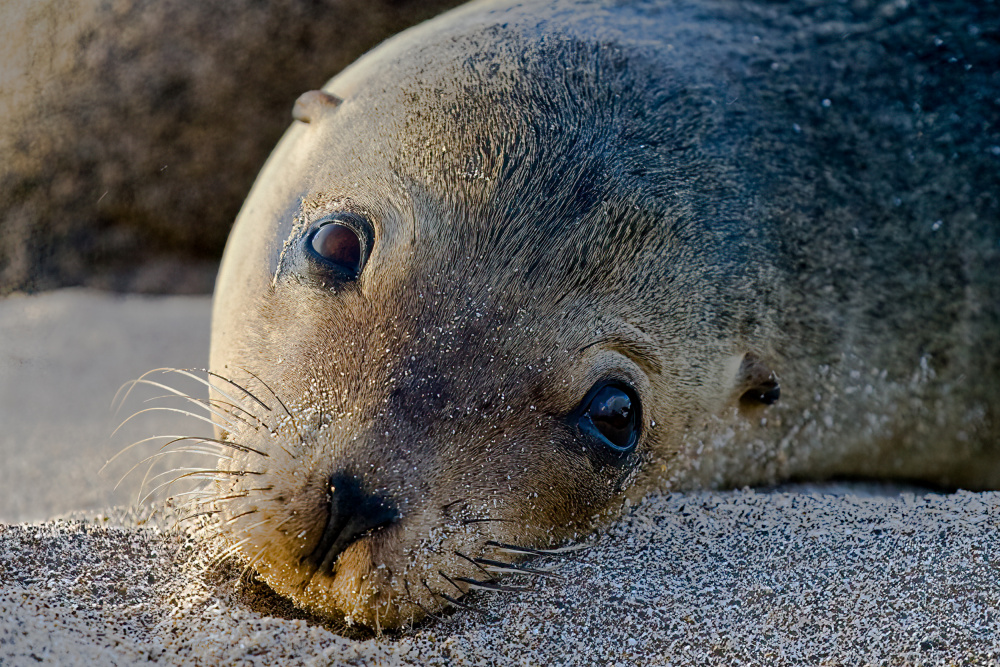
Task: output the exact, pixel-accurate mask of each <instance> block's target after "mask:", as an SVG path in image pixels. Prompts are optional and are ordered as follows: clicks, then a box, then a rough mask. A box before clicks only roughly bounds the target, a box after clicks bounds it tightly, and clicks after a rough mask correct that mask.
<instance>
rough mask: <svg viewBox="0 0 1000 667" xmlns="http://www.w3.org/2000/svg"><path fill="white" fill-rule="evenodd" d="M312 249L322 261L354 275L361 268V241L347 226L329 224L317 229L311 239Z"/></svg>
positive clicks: (334, 223)
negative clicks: (331, 263)
mask: <svg viewBox="0 0 1000 667" xmlns="http://www.w3.org/2000/svg"><path fill="white" fill-rule="evenodd" d="M312 249H313V250H315V251H316V254H317V255H319V256H320V257H322V258H323V259H325V260H327V261H329V262H333V263H334V264H336V265H337V266H339V267H340V268H342V269H344V270H345V271H348V272H350V273H353V274H354V275H357V274H358V270H359V269H360V268H361V239H359V238H358V234H357V232H355V231H354V230H353V229H351V228H350V227H348V226H347V225H341V224H338V223H336V222H331V223H330V224H328V225H323V226H322V227H320V228H319V229H317V230H316V233H315V234H313V237H312Z"/></svg>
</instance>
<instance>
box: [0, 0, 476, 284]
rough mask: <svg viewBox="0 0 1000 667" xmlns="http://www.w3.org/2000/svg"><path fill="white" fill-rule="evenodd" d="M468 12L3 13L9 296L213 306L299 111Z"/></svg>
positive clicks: (164, 5) (2, 229)
mask: <svg viewBox="0 0 1000 667" xmlns="http://www.w3.org/2000/svg"><path fill="white" fill-rule="evenodd" d="M456 4H458V2H457V0H274V1H271V2H258V1H257V0H203V1H201V2H181V1H178V0H159V1H153V0H112V1H110V2H109V1H107V0H81V1H80V2H77V3H72V4H69V5H67V4H66V3H60V2H55V1H53V0H13V1H12V2H7V3H4V4H3V5H2V6H0V119H2V121H3V122H2V123H0V155H2V156H3V160H0V295H3V294H6V293H9V292H11V291H16V290H25V291H37V290H47V289H52V288H55V287H59V286H65V285H88V286H92V287H98V288H104V289H112V290H123V291H139V292H172V293H199V292H201V293H204V292H208V291H210V290H211V288H212V284H213V282H214V279H215V271H216V263H217V261H218V258H219V256H220V255H221V252H222V248H223V244H224V243H225V240H226V236H227V235H228V232H229V227H230V225H231V223H232V221H233V219H234V217H235V215H236V213H237V211H238V210H239V207H240V204H241V203H242V201H243V198H244V196H245V195H246V193H247V191H248V190H249V188H250V185H251V183H252V182H253V179H254V176H255V175H256V174H257V171H258V170H259V169H260V167H261V165H262V163H263V161H264V159H265V158H266V157H267V155H268V153H269V152H270V150H271V148H272V147H273V146H274V144H275V142H276V141H277V140H278V138H279V137H280V136H281V133H282V131H283V130H284V128H285V127H287V125H288V124H289V122H290V111H291V107H292V103H293V102H294V101H295V98H296V97H297V96H298V95H299V94H300V93H302V92H304V91H306V90H309V89H312V88H317V87H319V86H321V85H322V84H323V83H324V82H325V81H326V80H327V79H329V78H330V77H331V76H333V75H334V74H336V73H337V72H338V71H339V70H340V69H342V68H343V67H344V66H346V65H348V64H349V63H350V62H352V61H353V60H354V59H355V58H357V57H358V56H359V55H360V54H361V53H363V52H364V51H366V50H368V49H369V48H371V47H373V46H375V45H376V44H377V43H378V42H380V41H381V40H383V39H384V38H386V37H388V36H389V35H391V34H393V33H395V32H398V31H400V30H402V29H403V28H405V27H407V26H408V25H411V24H413V23H416V22H418V21H420V20H423V19H426V18H429V17H431V16H433V15H434V14H437V13H439V12H441V11H443V10H444V9H446V8H448V7H450V6H452V5H456Z"/></svg>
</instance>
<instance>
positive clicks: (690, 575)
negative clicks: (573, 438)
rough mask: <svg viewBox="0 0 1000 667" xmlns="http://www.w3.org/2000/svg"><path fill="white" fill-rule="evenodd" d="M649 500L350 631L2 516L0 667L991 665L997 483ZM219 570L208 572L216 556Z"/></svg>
mask: <svg viewBox="0 0 1000 667" xmlns="http://www.w3.org/2000/svg"><path fill="white" fill-rule="evenodd" d="M831 490H833V491H837V493H822V492H819V491H818V490H813V491H809V492H802V490H800V489H794V490H790V491H782V492H774V493H760V492H755V491H752V490H743V491H733V492H724V493H718V492H716V493H707V492H706V493H688V494H672V495H668V496H659V497H654V498H648V499H647V500H646V501H645V502H643V503H641V504H640V505H639V506H637V507H635V508H632V509H631V511H630V512H629V513H628V514H627V515H626V516H625V517H624V518H623V519H622V520H621V521H619V522H618V523H616V524H615V525H614V526H613V527H612V528H611V529H610V530H608V531H607V532H606V533H605V534H603V535H601V536H600V537H599V539H596V540H595V542H594V544H593V546H592V547H591V548H589V549H587V550H584V551H582V552H579V553H578V554H577V555H576V557H575V558H576V559H574V560H569V559H564V560H555V559H551V558H546V559H538V560H536V561H534V563H533V566H534V567H550V568H552V571H553V572H554V573H557V574H558V575H559V576H560V578H559V579H554V578H541V579H539V580H538V581H534V582H526V581H522V582H519V583H528V584H531V585H532V587H533V589H534V590H532V591H530V592H517V593H507V592H501V593H476V594H473V595H472V596H470V598H467V600H468V601H469V603H470V604H471V605H474V606H476V607H477V608H479V609H481V610H482V612H483V613H478V612H472V611H467V610H460V611H457V612H455V613H453V614H451V615H449V616H448V617H447V618H445V619H442V620H432V621H431V622H430V623H429V624H426V625H424V626H421V627H418V628H416V629H413V630H410V631H407V632H404V633H402V634H401V635H393V636H383V637H380V638H375V639H369V640H364V641H361V640H351V639H346V638H344V637H341V636H339V635H337V634H334V633H332V632H330V631H328V630H326V629H324V628H323V627H321V626H320V625H316V624H310V623H308V622H306V621H304V620H286V619H283V618H277V617H269V616H266V615H262V614H260V613H257V612H254V611H251V610H250V609H248V608H247V606H246V605H245V604H244V602H243V601H242V599H241V596H240V594H239V593H238V592H237V591H236V589H234V586H233V582H234V580H235V578H236V576H237V574H238V573H237V572H236V571H235V570H233V569H231V568H226V567H221V568H218V569H217V570H213V569H211V568H208V567H206V563H205V561H206V559H205V558H203V557H201V556H203V555H204V553H205V551H206V550H205V549H204V548H203V543H202V542H199V541H198V540H197V539H191V538H189V537H186V536H185V535H184V534H182V533H170V532H161V531H160V530H158V529H155V528H151V527H137V526H135V525H134V524H132V523H131V521H130V519H129V517H128V514H127V513H124V512H119V513H118V514H114V513H112V514H111V515H109V516H103V517H97V518H92V519H90V520H89V521H79V520H78V521H52V522H46V523H37V524H19V525H11V526H5V527H3V528H2V529H0V664H4V665H8V664H9V665H30V664H39V663H40V664H59V665H76V664H81V665H84V664H86V665H94V664H109V665H133V664H149V663H150V662H152V663H154V664H163V665H189V664H225V665H271V664H275V665H328V664H334V665H337V664H344V665H392V664H403V665H508V664H510V665H550V664H559V665H562V664H565V665H706V664H720V665H722V664H734V665H798V664H803V665H826V664H830V665H866V664H872V665H911V664H912V665H945V664H958V665H962V664H975V665H993V664H997V662H998V658H1000V636H998V632H997V624H998V620H1000V619H998V609H1000V587H998V585H997V582H998V565H1000V547H998V545H1000V540H998V524H997V520H998V516H1000V513H998V505H1000V494H996V493H979V494H973V493H962V492H960V493H956V494H951V495H933V494H922V495H914V494H912V493H906V492H904V493H898V494H892V495H882V496H879V495H871V496H863V495H862V496H859V495H854V494H853V493H847V494H845V491H850V490H851V489H850V488H849V487H839V488H836V487H834V488H831ZM219 569H221V572H220V571H218V570H219Z"/></svg>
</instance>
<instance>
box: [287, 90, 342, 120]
mask: <svg viewBox="0 0 1000 667" xmlns="http://www.w3.org/2000/svg"><path fill="white" fill-rule="evenodd" d="M341 102H343V100H342V99H340V98H339V97H337V96H336V95H331V94H330V93H327V92H324V91H322V90H310V91H309V92H307V93H302V94H301V95H299V99H297V100H295V106H293V107H292V118H294V119H295V120H297V121H299V122H301V123H311V122H312V121H313V119H315V118H318V117H319V116H320V115H322V114H323V113H325V112H326V111H328V110H330V109H335V108H336V107H337V106H339V105H340V103H341Z"/></svg>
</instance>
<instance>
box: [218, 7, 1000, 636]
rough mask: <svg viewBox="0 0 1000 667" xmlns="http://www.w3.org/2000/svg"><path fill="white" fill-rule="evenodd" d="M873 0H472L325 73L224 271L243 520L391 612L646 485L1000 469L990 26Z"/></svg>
mask: <svg viewBox="0 0 1000 667" xmlns="http://www.w3.org/2000/svg"><path fill="white" fill-rule="evenodd" d="M858 7H860V5H857V6H855V7H854V8H853V9H851V8H846V7H844V6H841V5H838V6H837V7H835V8H826V9H823V8H817V7H811V6H809V5H808V4H804V5H803V6H802V7H799V10H801V11H795V12H792V11H790V10H789V9H788V8H787V7H786V5H784V4H781V5H776V6H775V7H773V8H772V7H770V6H769V5H767V4H762V5H754V4H752V3H713V2H706V3H703V4H699V5H689V4H684V3H650V2H636V3H620V2H613V1H611V0H608V1H606V2H569V1H560V2H540V1H539V2H529V3H519V2H512V1H511V2H484V3H474V4H472V5H469V6H466V7H463V8H460V9H459V10H456V11H454V12H452V13H449V14H447V15H445V16H443V17H440V18H438V19H435V20H434V21H432V22H430V23H427V24H424V25H422V26H420V27H418V28H416V29H413V30H410V31H407V32H405V33H403V34H402V35H400V36H398V37H396V38H394V39H392V40H390V41H389V42H387V43H386V44H384V45H383V46H381V47H380V48H378V49H376V50H375V51H373V52H371V53H370V54H368V55H367V56H365V57H364V58H363V59H362V60H360V61H359V62H358V63H356V64H355V65H353V66H352V67H351V68H349V69H348V70H346V71H345V72H344V73H343V74H342V75H340V76H338V77H337V78H335V79H334V80H332V81H331V82H330V83H329V84H328V85H327V86H326V87H325V88H324V90H323V91H316V92H312V93H309V94H307V95H305V96H303V97H302V98H301V99H300V100H299V102H298V104H297V105H296V109H295V117H296V119H297V122H295V123H294V124H293V126H292V128H291V129H290V130H289V131H288V133H287V134H286V135H285V137H284V138H283V139H282V141H281V143H280V144H279V146H278V148H277V149H276V150H275V152H274V153H273V154H272V156H271V158H270V160H269V161H268V163H267V165H266V166H265V168H264V170H263V172H262V173H261V175H260V177H259V178H258V180H257V183H256V185H255V186H254V189H253V191H252V192H251V194H250V196H249V198H248V199H247V201H246V203H245V205H244V207H243V210H242V212H241V214H240V216H239V218H238V220H237V222H236V226H235V229H234V231H233V233H232V236H231V238H230V240H229V245H228V247H227V249H226V254H225V257H224V260H223V265H222V269H221V272H220V275H219V280H218V285H217V290H216V295H215V312H214V320H213V334H212V352H211V370H212V372H213V373H215V374H217V375H216V376H215V377H213V380H212V382H213V385H214V390H213V398H214V399H215V401H216V403H215V405H216V409H217V411H218V412H219V413H220V414H219V416H218V417H217V424H218V429H219V440H220V441H222V442H223V443H224V444H223V445H222V446H223V447H225V448H226V455H225V456H224V457H222V459H221V463H220V471H219V472H218V475H217V476H218V481H217V484H216V487H217V488H216V490H215V493H216V494H217V498H216V505H217V507H218V508H219V510H220V512H221V515H222V522H223V526H224V530H225V531H226V532H227V533H228V534H229V537H230V538H231V540H232V543H233V545H234V546H233V549H234V550H238V551H239V552H240V553H242V554H243V555H244V556H245V557H246V559H247V560H248V561H249V563H251V564H252V566H253V567H254V568H256V570H257V571H258V572H259V573H260V575H261V576H262V577H263V579H264V580H265V581H266V582H267V583H268V584H269V585H270V586H271V587H272V588H273V589H274V590H275V591H277V592H278V593H280V594H282V595H285V596H288V597H289V598H291V600H293V601H294V602H295V604H297V605H299V606H301V607H304V608H306V609H309V610H312V611H314V612H317V613H320V614H324V615H328V616H331V617H335V618H341V617H342V618H344V619H345V620H346V621H347V622H348V623H361V624H364V625H366V626H369V627H372V628H382V629H385V628H391V627H397V626H400V625H402V624H406V623H409V622H412V621H415V620H417V619H419V618H421V617H423V616H424V615H425V614H428V613H435V612H437V611H439V610H440V609H441V608H442V607H443V606H446V605H447V604H449V602H450V601H453V600H457V599H458V598H459V596H460V595H461V594H462V593H464V592H465V591H467V590H469V589H470V588H471V587H474V586H476V585H478V584H477V583H476V582H483V581H485V580H487V579H488V577H489V575H490V574H491V573H492V572H494V571H495V567H491V566H490V561H495V560H497V559H498V558H500V557H501V554H499V553H498V551H497V549H496V546H495V544H497V543H499V544H513V545H519V546H524V547H546V546H549V545H556V544H558V543H559V542H560V540H564V539H566V538H568V537H572V536H575V535H580V534H581V532H582V531H586V530H589V529H591V528H593V527H594V526H595V525H600V522H601V521H604V520H606V517H607V516H609V515H610V514H613V512H614V509H615V508H616V507H618V506H620V500H621V498H623V497H624V496H626V495H627V496H629V497H632V498H635V499H638V498H639V497H641V496H642V495H643V494H645V493H647V492H648V491H650V490H652V489H663V488H674V489H676V488H689V487H692V486H697V485H714V486H721V485H733V484H747V483H755V482H771V481H775V480H778V479H785V478H792V477H813V478H821V477H827V476H831V475H864V476H892V477H898V478H910V479H920V480H925V481H929V482H934V483H940V484H950V485H962V486H970V487H986V486H995V485H997V484H998V483H1000V456H998V455H1000V451H998V450H1000V438H998V432H1000V430H998V426H997V424H998V418H997V409H998V408H997V406H998V401H997V397H998V395H1000V392H998V379H997V378H998V375H1000V373H998V363H1000V361H998V359H1000V342H998V341H1000V335H998V334H1000V327H998V320H1000V317H998V303H1000V279H998V277H997V271H996V270H995V267H996V266H998V265H1000V264H998V261H997V260H998V259H1000V258H998V257H997V254H998V224H997V203H996V198H995V194H996V192H997V191H998V189H997V185H998V182H997V178H998V177H997V173H998V169H997V157H996V156H995V155H994V154H993V152H991V149H990V146H992V145H1000V141H998V138H997V132H998V123H997V122H996V121H997V107H996V106H995V105H994V101H993V98H994V97H996V95H995V93H996V91H997V78H996V77H995V76H994V74H993V72H995V71H996V66H997V65H996V63H997V62H1000V58H997V57H995V56H996V55H997V54H996V51H997V48H996V42H995V41H994V42H993V43H992V44H989V43H983V44H980V42H979V41H977V40H976V39H974V38H973V37H971V36H970V35H971V34H972V33H971V32H970V30H971V29H970V28H969V27H968V25H972V19H970V18H969V16H967V13H968V12H966V14H963V13H962V11H960V9H961V8H954V9H955V11H954V12H950V10H949V11H944V10H942V11H941V12H940V13H935V14H934V15H933V16H922V15H919V14H917V13H916V12H918V11H919V8H917V7H912V8H910V9H900V8H899V7H898V6H897V5H886V6H885V7H882V6H870V7H864V8H860V9H859V8H858ZM893 8H895V9H893ZM970 11H971V10H970ZM978 11H980V10H976V12H978ZM983 11H985V10H983ZM853 12H857V13H856V14H855V13H853ZM892 12H896V13H895V14H893V13H892ZM949 12H950V13H949ZM945 16H949V17H951V18H948V19H945V18H943V17H945ZM956 17H957V18H956ZM977 17H978V18H975V17H974V18H975V20H976V21H978V23H977V24H976V25H978V26H979V28H978V29H980V30H981V31H987V30H989V31H994V30H995V29H996V26H997V24H998V23H997V21H995V20H994V19H995V16H992V15H991V16H985V15H978V14H977ZM935 21H936V23H934V22H935ZM947 21H954V22H957V23H954V24H952V23H948V22H947ZM963 21H964V22H965V23H963ZM966 24H968V25H966ZM959 28H961V30H959ZM927 35H938V39H943V40H945V41H946V42H947V40H953V42H952V43H951V46H949V47H947V48H945V50H943V51H939V49H941V48H942V47H938V46H935V43H934V41H933V40H932V39H930V38H928V37H927ZM947 49H952V50H958V49H964V50H963V51H962V55H961V58H963V59H964V60H962V61H960V64H959V65H958V66H955V67H951V65H950V64H949V60H948V59H949V58H951V57H953V56H952V52H951V51H948V50H947ZM977 49H978V50H977ZM928 53H929V54H931V56H933V57H930V56H927V57H923V56H926V55H927V54H928ZM970 63H971V65H972V66H971V67H969V68H968V69H966V68H965V67H964V64H970ZM989 68H992V69H989ZM951 114H957V116H958V117H959V120H956V119H955V117H953V116H952V115H951ZM994 152H995V151H994ZM486 585H487V586H488V585H490V584H486Z"/></svg>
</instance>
